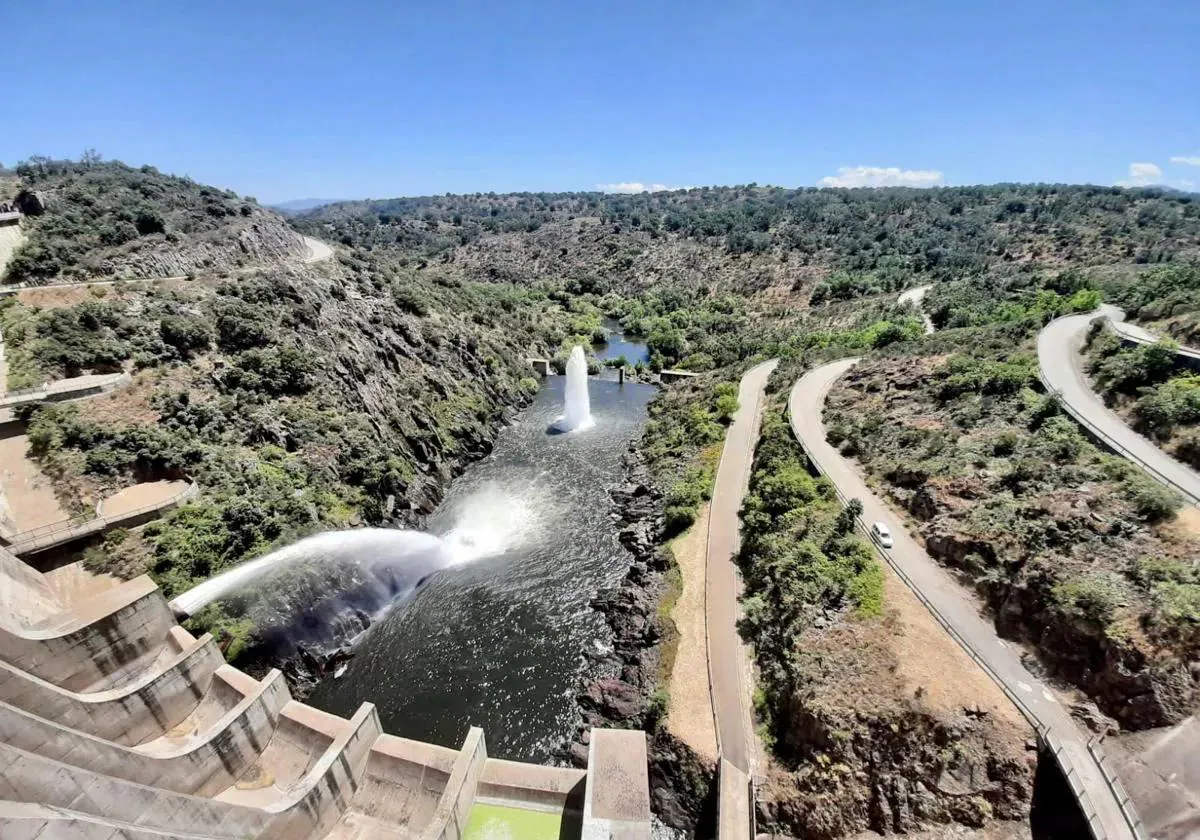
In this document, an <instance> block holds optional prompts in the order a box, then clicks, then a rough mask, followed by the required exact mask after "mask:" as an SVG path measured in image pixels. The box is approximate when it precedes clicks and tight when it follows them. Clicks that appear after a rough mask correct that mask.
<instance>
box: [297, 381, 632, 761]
mask: <svg viewBox="0 0 1200 840" xmlns="http://www.w3.org/2000/svg"><path fill="white" fill-rule="evenodd" d="M564 384H565V379H564V377H561V376H556V377H551V378H549V379H548V380H547V381H546V386H545V387H544V388H543V389H542V390H541V392H540V393H539V394H538V396H537V398H536V400H535V402H534V404H533V406H532V407H531V408H530V409H528V410H527V411H526V412H525V413H524V414H523V415H522V417H521V419H520V420H519V422H517V423H516V424H515V425H513V426H511V427H509V428H507V429H505V430H503V431H502V432H501V434H500V436H499V438H498V439H497V441H496V446H495V449H494V450H493V452H492V454H491V455H489V456H488V457H487V458H485V459H484V460H482V461H480V462H479V463H477V464H475V465H473V466H471V467H470V468H468V470H467V471H466V472H465V473H464V474H463V475H462V476H461V477H460V478H459V479H457V480H456V481H455V482H454V483H453V485H452V486H451V488H450V490H449V492H448V493H447V496H446V499H445V501H444V502H443V503H442V504H441V505H440V506H439V508H438V510H437V511H436V513H435V514H434V515H433V516H432V517H431V519H430V523H429V530H430V531H432V532H433V533H436V534H439V535H447V534H449V535H451V536H452V537H453V538H455V539H464V538H465V539H466V540H467V541H468V542H469V543H470V544H471V545H478V546H481V547H482V548H483V549H484V553H487V554H488V555H489V556H487V557H486V558H485V559H480V560H476V561H474V562H470V563H465V564H463V565H459V566H454V567H451V568H448V569H445V570H443V571H441V572H438V573H437V574H436V575H435V576H434V577H433V578H432V579H431V580H430V581H429V582H428V583H427V584H426V585H425V586H424V587H423V588H422V589H420V590H419V591H418V592H417V593H416V595H415V596H413V597H412V598H411V599H410V600H408V601H406V602H404V603H401V604H398V605H396V606H395V607H394V608H393V609H392V610H391V611H390V612H388V613H387V614H386V615H385V616H384V617H382V618H381V619H380V620H379V621H378V622H377V623H376V624H375V625H374V626H373V627H372V628H371V629H370V630H368V631H367V633H366V635H365V636H364V637H363V638H362V639H361V640H360V641H359V642H358V644H357V647H356V649H355V652H356V655H355V657H354V659H352V660H351V661H350V663H349V665H348V667H347V669H346V671H345V673H344V675H343V676H342V677H341V678H340V679H334V678H328V679H326V680H325V681H324V682H322V683H321V684H320V685H319V686H317V689H316V690H315V691H314V692H313V694H312V695H311V696H310V697H309V699H308V702H309V703H312V704H313V705H315V706H317V707H319V708H322V709H325V710H327V711H330V712H333V713H336V714H340V715H345V716H349V715H350V714H352V713H353V712H354V710H355V709H356V708H357V707H358V705H359V704H360V703H362V702H364V701H370V702H372V703H374V704H375V705H376V707H377V708H378V710H379V716H380V719H381V720H382V722H383V725H384V728H385V729H386V730H387V731H388V732H390V733H393V734H396V735H401V736H403V737H407V738H415V739H419V740H423V741H432V742H434V743H439V744H444V745H447V746H454V747H457V746H459V745H460V744H461V743H462V740H463V738H464V737H465V736H466V733H467V728H468V726H470V725H476V726H482V727H483V729H484V733H485V737H486V739H487V745H488V753H489V754H490V755H493V756H496V757H501V758H510V759H517V760H527V761H545V760H546V759H547V758H548V757H549V754H550V752H551V751H552V750H553V749H554V748H556V747H558V746H560V745H561V744H562V742H563V740H564V739H565V737H566V736H567V735H568V734H569V733H570V730H571V727H572V725H573V723H574V720H575V710H574V704H573V695H574V692H575V690H576V688H577V683H578V678H579V675H580V672H581V670H582V668H583V665H584V660H583V656H582V653H583V651H584V650H586V649H587V648H589V647H590V646H593V645H597V644H604V643H605V641H606V639H607V630H606V629H605V628H604V626H603V621H602V619H601V618H600V616H599V615H597V614H596V613H595V611H594V610H592V609H591V607H590V605H589V602H590V600H591V598H592V597H593V596H594V595H595V594H596V592H597V591H598V590H600V589H601V588H604V587H608V586H613V585H615V584H616V583H617V582H618V581H619V580H620V578H621V577H622V576H623V575H624V573H625V571H626V569H627V568H628V565H629V555H628V553H627V552H626V551H625V550H624V548H622V546H621V545H620V543H619V542H618V541H617V536H616V529H615V528H614V527H613V523H612V520H611V519H610V511H611V505H610V503H609V497H608V489H609V488H611V487H612V486H614V485H615V484H617V483H619V482H620V481H621V477H622V476H621V457H622V455H623V454H624V452H625V450H626V448H627V447H628V445H629V442H630V441H631V440H633V439H634V437H635V436H637V434H638V433H639V432H640V431H641V428H642V426H643V424H644V422H645V419H646V406H647V403H648V402H649V401H650V399H651V397H652V396H653V395H654V388H653V387H651V386H648V385H638V384H633V383H628V384H625V385H618V384H617V383H616V382H611V381H603V380H599V379H596V378H592V379H590V380H589V386H590V392H591V403H592V406H591V407H592V416H593V417H594V419H595V425H594V426H593V427H592V428H590V429H587V430H584V431H580V432H573V433H570V434H549V433H548V431H547V429H548V427H549V426H550V424H551V423H552V422H553V421H554V419H555V418H556V417H557V416H558V415H559V414H561V413H562V406H563V387H564Z"/></svg>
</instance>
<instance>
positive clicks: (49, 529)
mask: <svg viewBox="0 0 1200 840" xmlns="http://www.w3.org/2000/svg"><path fill="white" fill-rule="evenodd" d="M199 493H200V488H199V487H198V486H197V485H196V483H195V482H193V483H191V484H189V485H188V486H187V487H186V488H185V489H184V490H183V491H182V492H180V493H177V494H176V495H174V496H172V497H170V498H169V499H164V500H163V501H161V502H158V503H157V504H153V505H147V506H145V507H141V508H137V509H136V510H131V511H128V512H126V513H120V514H116V515H115V516H96V517H94V518H92V519H83V520H65V521H63V522H56V523H51V524H50V525H45V526H42V527H41V528H34V529H32V530H28V531H21V532H18V533H16V534H12V535H10V537H9V539H8V551H9V552H11V553H12V554H15V555H19V556H25V555H29V554H36V553H37V552H39V551H46V550H47V549H50V548H56V547H57V546H60V545H65V544H67V543H71V542H75V541H76V540H82V539H86V538H87V537H91V536H94V535H96V534H100V533H103V532H105V531H108V530H110V529H112V528H136V527H137V526H138V525H144V524H145V523H147V522H149V521H150V520H152V519H157V518H158V517H160V516H162V515H163V514H164V513H166V512H167V511H169V510H172V509H174V508H177V507H179V506H180V505H182V504H184V503H185V502H187V501H189V500H191V499H193V498H195V497H196V496H197V495H199Z"/></svg>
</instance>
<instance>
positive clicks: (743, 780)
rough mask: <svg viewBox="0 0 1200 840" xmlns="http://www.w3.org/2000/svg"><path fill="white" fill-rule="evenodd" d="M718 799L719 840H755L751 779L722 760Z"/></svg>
mask: <svg viewBox="0 0 1200 840" xmlns="http://www.w3.org/2000/svg"><path fill="white" fill-rule="evenodd" d="M719 775H720V778H719V784H720V792H719V796H718V799H717V840H754V830H753V828H752V826H753V824H754V821H753V819H752V816H753V812H754V801H753V799H752V797H751V796H750V777H749V776H748V775H747V774H746V773H745V772H744V771H742V770H739V769H738V768H737V767H735V766H734V765H732V764H730V763H729V762H728V761H726V760H725V759H721V768H720V774H719Z"/></svg>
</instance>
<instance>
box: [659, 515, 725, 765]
mask: <svg viewBox="0 0 1200 840" xmlns="http://www.w3.org/2000/svg"><path fill="white" fill-rule="evenodd" d="M708 510H709V506H708V505H707V504H705V505H704V506H703V507H701V508H700V511H699V513H698V514H697V516H696V521H695V522H694V523H693V524H692V527H691V528H689V529H688V530H687V531H686V532H685V533H684V534H682V535H681V536H680V537H678V538H677V539H675V540H674V541H673V542H672V543H671V545H670V549H671V553H672V554H673V555H674V556H675V564H676V566H677V567H678V568H679V571H680V576H681V579H682V588H681V591H680V594H679V597H678V599H677V600H676V601H675V606H674V608H673V609H672V610H671V621H672V622H673V623H674V625H675V630H676V632H677V633H678V638H677V647H676V652H675V661H674V663H673V664H672V666H671V674H670V678H669V681H668V691H669V698H670V699H669V703H668V707H667V728H668V729H669V730H670V731H671V733H672V734H673V735H675V736H676V737H678V738H679V739H680V740H681V741H683V742H684V743H685V744H687V745H688V746H689V747H691V748H692V750H694V751H695V752H696V753H697V754H698V755H700V756H701V757H703V758H707V759H712V760H714V761H715V760H716V757H717V735H716V731H715V729H714V728H713V710H712V697H711V696H710V694H709V683H708V641H707V637H706V635H705V622H704V587H705V579H706V578H705V575H706V566H707V564H706V558H707V552H708Z"/></svg>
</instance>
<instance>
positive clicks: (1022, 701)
mask: <svg viewBox="0 0 1200 840" xmlns="http://www.w3.org/2000/svg"><path fill="white" fill-rule="evenodd" d="M856 362H858V359H842V360H840V361H836V362H832V363H830V364H827V365H824V366H822V367H819V368H817V369H815V370H812V371H809V372H808V373H807V374H805V375H804V376H802V377H801V378H800V380H799V381H797V382H796V384H795V386H794V387H793V388H792V392H791V395H790V398H789V400H788V414H789V416H790V418H791V423H792V431H793V432H794V433H795V435H796V439H797V440H798V441H799V442H800V444H801V445H802V446H803V447H804V449H805V451H806V452H807V453H808V456H809V458H810V460H811V461H812V462H813V464H814V466H815V467H816V468H817V470H818V471H820V472H821V474H822V475H825V476H826V477H828V478H829V479H830V480H831V481H832V482H833V483H834V484H835V485H836V486H837V488H838V490H839V491H840V492H841V494H842V495H843V497H845V498H848V499H849V498H856V499H858V500H859V501H861V502H862V505H863V520H865V521H866V522H883V523H885V524H886V525H887V526H888V528H889V530H890V531H891V532H892V535H893V539H894V541H895V547H894V548H893V549H892V550H891V551H890V552H887V553H886V554H885V557H887V560H888V562H889V563H890V564H891V565H892V567H893V568H895V569H896V570H897V571H898V572H899V573H900V577H901V578H902V579H903V580H905V582H906V583H907V584H908V585H909V587H910V588H912V590H913V591H914V592H915V593H916V594H917V596H918V597H919V598H921V599H922V600H923V601H924V602H925V603H926V606H930V605H932V609H931V612H933V613H934V617H935V618H939V616H940V618H939V620H940V621H941V622H942V623H943V625H946V624H948V625H949V626H950V628H952V631H953V632H952V635H954V636H956V641H958V642H959V644H961V645H963V647H964V648H966V650H967V652H968V653H969V654H972V655H973V656H974V658H976V660H977V661H982V662H983V664H984V665H985V666H986V669H985V670H988V671H989V672H990V675H991V676H992V678H993V679H994V680H996V681H997V682H998V683H999V684H1000V685H1001V687H1003V688H1005V689H1007V691H1008V692H1009V694H1010V696H1015V697H1016V698H1017V699H1018V700H1019V703H1018V707H1024V708H1023V709H1022V712H1023V713H1024V714H1025V715H1026V716H1027V717H1030V718H1031V719H1032V721H1031V722H1033V723H1035V724H1036V725H1038V726H1039V728H1041V729H1048V730H1049V731H1050V732H1051V733H1052V735H1053V738H1054V740H1055V741H1057V742H1058V743H1059V744H1060V745H1061V754H1060V763H1062V764H1063V769H1064V772H1065V771H1067V769H1068V767H1070V768H1073V771H1072V773H1073V778H1074V780H1075V781H1076V782H1077V783H1078V784H1079V785H1080V786H1081V787H1082V788H1083V790H1084V791H1086V793H1087V798H1088V800H1089V801H1090V803H1091V808H1089V807H1088V806H1087V804H1086V803H1082V804H1083V808H1084V812H1085V815H1086V814H1087V813H1088V812H1089V811H1091V812H1093V813H1094V817H1093V823H1094V825H1096V826H1098V827H1099V828H1100V829H1101V830H1103V832H1104V834H1103V835H1098V836H1104V837H1107V838H1134V837H1136V835H1135V834H1134V832H1133V830H1132V829H1131V828H1130V826H1129V824H1128V822H1127V821H1126V818H1125V816H1124V814H1123V813H1122V811H1121V806H1120V803H1119V801H1118V799H1117V796H1118V794H1116V793H1114V791H1113V789H1112V788H1111V787H1110V786H1109V784H1108V782H1107V781H1106V780H1105V777H1104V773H1103V771H1102V770H1101V768H1100V766H1099V764H1098V763H1097V761H1096V759H1095V758H1094V757H1093V755H1092V754H1091V753H1090V752H1089V750H1088V746H1087V741H1088V739H1087V735H1086V734H1085V733H1084V732H1083V731H1081V730H1080V729H1079V728H1078V727H1077V726H1076V724H1075V721H1074V720H1073V719H1072V718H1071V715H1070V714H1069V713H1068V712H1067V710H1066V709H1065V708H1063V706H1062V705H1061V704H1060V703H1059V702H1058V700H1056V699H1055V697H1054V694H1053V693H1051V691H1050V689H1049V687H1048V686H1047V685H1045V684H1044V683H1043V682H1042V681H1041V680H1040V679H1038V678H1037V677H1035V676H1034V675H1033V674H1031V673H1030V672H1029V671H1028V670H1026V668H1025V666H1024V665H1022V664H1021V658H1020V651H1019V650H1018V649H1017V648H1016V647H1015V646H1012V647H1010V646H1009V645H1008V644H1007V643H1005V642H1004V641H1002V640H1001V639H1000V638H999V637H998V636H997V635H996V631H995V628H994V627H993V625H992V623H991V621H989V620H988V619H986V618H985V617H984V616H983V615H981V614H980V611H979V608H978V606H977V602H976V600H975V597H974V596H973V595H972V593H970V592H969V591H968V590H967V589H966V588H964V587H963V586H962V585H961V584H959V583H958V581H957V580H955V579H954V578H953V577H952V576H951V575H950V573H949V572H947V571H946V570H945V569H944V568H942V567H941V566H940V565H938V564H937V562H935V561H934V560H933V558H932V557H930V556H929V555H928V554H927V553H926V552H925V550H924V549H923V548H922V547H921V545H920V544H919V543H917V541H916V540H915V539H913V538H912V537H911V536H910V535H909V533H908V531H907V529H906V528H905V527H904V521H903V519H901V518H900V517H899V516H897V515H896V514H894V513H893V512H892V511H891V509H889V508H888V506H887V505H886V504H884V503H883V501H882V500H881V499H879V498H878V497H877V496H876V495H875V494H874V493H872V492H871V490H870V489H869V488H868V487H867V485H866V482H864V481H863V479H862V478H861V477H860V476H859V474H858V472H857V471H856V470H855V468H854V467H853V465H852V464H851V463H850V462H849V461H847V460H846V459H845V458H843V457H842V455H841V454H840V453H839V452H838V451H837V450H836V449H835V448H834V447H833V446H831V445H830V444H829V443H828V441H827V440H826V438H825V426H824V423H823V422H822V419H821V414H822V409H823V407H824V405H825V397H826V395H827V394H828V393H829V390H830V388H832V387H833V383H834V382H835V381H837V379H838V378H839V377H840V376H841V375H842V374H844V373H845V372H846V371H847V370H849V369H850V368H851V367H852V366H853V365H854V364H855V363H856ZM1064 759H1065V761H1064Z"/></svg>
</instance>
